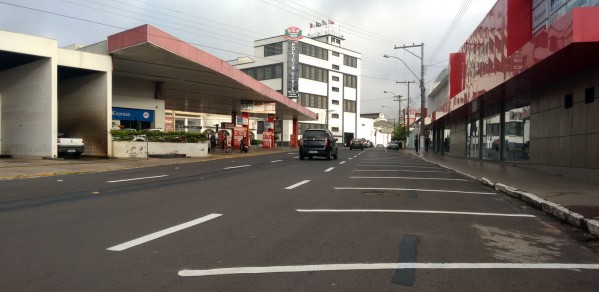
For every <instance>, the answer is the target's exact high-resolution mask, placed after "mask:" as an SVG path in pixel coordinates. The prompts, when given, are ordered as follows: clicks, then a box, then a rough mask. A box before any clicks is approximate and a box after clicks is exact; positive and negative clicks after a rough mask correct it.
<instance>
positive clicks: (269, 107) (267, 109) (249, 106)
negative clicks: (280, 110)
mask: <svg viewBox="0 0 599 292" xmlns="http://www.w3.org/2000/svg"><path fill="white" fill-rule="evenodd" d="M276 109H277V103H276V102H262V101H251V100H242V101H241V112H244V113H256V114H274V113H275V112H276Z"/></svg>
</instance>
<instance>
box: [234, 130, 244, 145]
mask: <svg viewBox="0 0 599 292" xmlns="http://www.w3.org/2000/svg"><path fill="white" fill-rule="evenodd" d="M243 136H245V129H244V128H243V127H235V129H233V141H235V142H234V143H233V146H234V147H235V149H239V144H240V143H239V141H241V138H243Z"/></svg>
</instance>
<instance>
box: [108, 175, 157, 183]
mask: <svg viewBox="0 0 599 292" xmlns="http://www.w3.org/2000/svg"><path fill="white" fill-rule="evenodd" d="M166 176H168V175H167V174H164V175H157V176H147V177H138V178H130V179H121V180H110V181H107V183H117V182H124V181H134V180H142V179H151V178H160V177H166Z"/></svg>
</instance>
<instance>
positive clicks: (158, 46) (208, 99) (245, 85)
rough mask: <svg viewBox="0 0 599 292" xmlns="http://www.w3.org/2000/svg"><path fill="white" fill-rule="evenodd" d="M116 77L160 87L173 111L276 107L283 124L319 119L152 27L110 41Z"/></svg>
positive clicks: (223, 111)
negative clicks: (262, 104) (252, 104)
mask: <svg viewBox="0 0 599 292" xmlns="http://www.w3.org/2000/svg"><path fill="white" fill-rule="evenodd" d="M108 52H109V53H110V55H111V56H112V59H113V66H114V68H113V75H114V76H115V77H118V76H123V77H131V78H135V79H143V80H148V81H152V82H156V83H157V87H156V88H157V92H156V97H157V98H160V99H164V100H165V107H166V109H169V110H175V111H185V112H198V113H211V114H222V115H230V114H231V113H232V112H236V113H240V112H241V104H242V101H254V102H267V103H276V114H275V115H276V116H277V117H279V118H280V119H285V120H291V119H297V120H300V121H307V120H315V119H317V116H316V113H314V112H312V111H310V110H308V109H306V108H304V107H302V106H301V105H299V104H298V103H296V102H294V101H293V100H291V99H289V98H287V97H285V96H283V95H282V94H281V93H279V92H277V91H275V90H273V89H271V88H270V87H268V86H266V85H264V84H262V83H261V82H260V81H257V80H255V79H254V78H252V77H250V76H248V75H247V74H245V73H243V72H241V71H240V70H238V69H236V68H234V67H233V66H231V65H230V64H228V63H227V62H225V61H223V60H221V59H219V58H217V57H215V56H212V55H210V54H208V53H206V52H204V51H202V50H200V49H198V48H196V47H194V46H192V45H190V44H188V43H186V42H184V41H181V40H179V39H177V38H175V37H174V36H172V35H170V34H168V33H166V32H164V31H161V30H159V29H157V28H155V27H153V26H151V25H142V26H140V27H137V28H133V29H130V30H127V31H124V32H121V33H118V34H115V35H112V36H109V37H108Z"/></svg>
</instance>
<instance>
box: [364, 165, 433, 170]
mask: <svg viewBox="0 0 599 292" xmlns="http://www.w3.org/2000/svg"><path fill="white" fill-rule="evenodd" d="M358 166H363V167H404V168H436V169H442V168H441V167H440V166H413V165H401V164H393V165H390V164H362V165H358Z"/></svg>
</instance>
